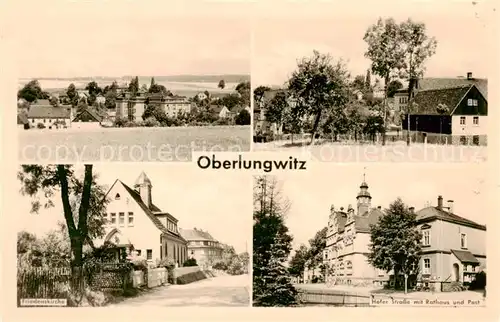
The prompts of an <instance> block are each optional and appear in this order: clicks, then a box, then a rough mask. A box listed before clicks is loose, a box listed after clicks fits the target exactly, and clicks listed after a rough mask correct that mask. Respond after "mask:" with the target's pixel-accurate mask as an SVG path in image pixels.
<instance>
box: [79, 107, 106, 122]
mask: <svg viewBox="0 0 500 322" xmlns="http://www.w3.org/2000/svg"><path fill="white" fill-rule="evenodd" d="M84 113H88V114H90V116H92V118H93V119H94V120H96V121H97V122H101V121H102V119H103V117H102V116H101V115H100V114H99V113H98V112H97V111H96V110H95V109H93V108H86V109H85V110H83V111H81V112H80V113H78V114H77V115H76V116H75V118H74V121H77V120H78V119H80V117H81V116H82V115H83V114H84Z"/></svg>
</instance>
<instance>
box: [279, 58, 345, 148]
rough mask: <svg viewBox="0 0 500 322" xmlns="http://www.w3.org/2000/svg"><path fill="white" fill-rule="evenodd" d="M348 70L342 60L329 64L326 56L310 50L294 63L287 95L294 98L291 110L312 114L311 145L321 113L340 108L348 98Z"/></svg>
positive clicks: (300, 113)
mask: <svg viewBox="0 0 500 322" xmlns="http://www.w3.org/2000/svg"><path fill="white" fill-rule="evenodd" d="M348 79H349V73H348V71H347V69H346V67H345V65H344V62H343V61H337V62H335V63H332V58H331V57H330V56H329V55H323V54H320V53H319V52H318V51H314V55H313V56H312V57H305V58H303V59H302V60H301V61H299V63H298V67H297V70H295V71H294V72H293V74H292V77H291V78H290V80H289V81H288V88H289V89H290V91H291V95H292V96H293V97H294V99H296V100H297V104H296V105H295V107H294V109H293V110H294V113H297V114H298V115H299V116H305V115H314V117H315V119H314V123H313V128H312V131H311V143H310V144H311V145H313V144H314V140H315V137H316V131H317V130H318V127H319V123H320V120H321V116H322V114H324V113H325V112H327V111H329V110H331V109H334V108H340V107H343V106H344V105H345V104H346V103H347V101H348V99H349V83H348Z"/></svg>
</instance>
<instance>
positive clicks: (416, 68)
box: [398, 19, 437, 145]
mask: <svg viewBox="0 0 500 322" xmlns="http://www.w3.org/2000/svg"><path fill="white" fill-rule="evenodd" d="M398 41H399V42H400V45H401V46H402V47H401V48H402V53H403V64H402V68H401V75H400V76H401V77H402V78H404V79H407V80H408V107H407V108H408V113H407V118H408V131H407V138H406V143H407V144H408V145H410V112H411V110H412V103H413V90H414V88H415V84H416V82H417V80H418V79H419V78H422V77H423V75H424V72H425V62H426V60H427V59H428V58H429V57H431V56H432V55H434V54H435V53H436V46H437V41H436V39H435V38H434V37H432V38H429V36H427V34H426V28H425V24H424V23H420V22H414V21H412V20H411V19H408V20H407V21H405V22H403V23H401V24H400V26H399V37H398Z"/></svg>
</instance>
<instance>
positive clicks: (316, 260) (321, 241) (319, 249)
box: [308, 227, 328, 268]
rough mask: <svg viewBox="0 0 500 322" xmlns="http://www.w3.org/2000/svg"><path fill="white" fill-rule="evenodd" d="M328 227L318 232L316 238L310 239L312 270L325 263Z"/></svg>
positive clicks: (309, 255)
mask: <svg viewBox="0 0 500 322" xmlns="http://www.w3.org/2000/svg"><path fill="white" fill-rule="evenodd" d="M327 231H328V228H327V227H324V228H323V229H321V230H319V231H317V232H316V234H315V235H314V238H312V239H309V246H310V247H309V254H308V259H309V260H310V261H309V265H310V268H313V267H316V266H318V265H319V264H321V263H322V262H323V251H324V250H325V248H326V232H327Z"/></svg>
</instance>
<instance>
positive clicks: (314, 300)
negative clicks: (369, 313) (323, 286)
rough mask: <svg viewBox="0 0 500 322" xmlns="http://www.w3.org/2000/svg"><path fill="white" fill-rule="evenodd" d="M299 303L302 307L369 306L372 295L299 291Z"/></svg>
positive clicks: (332, 291) (327, 291)
mask: <svg viewBox="0 0 500 322" xmlns="http://www.w3.org/2000/svg"><path fill="white" fill-rule="evenodd" d="M298 291H299V301H300V303H301V304H302V305H305V306H307V305H327V306H369V305H370V295H367V294H356V293H347V292H342V291H334V290H303V289H299V290H298Z"/></svg>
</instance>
